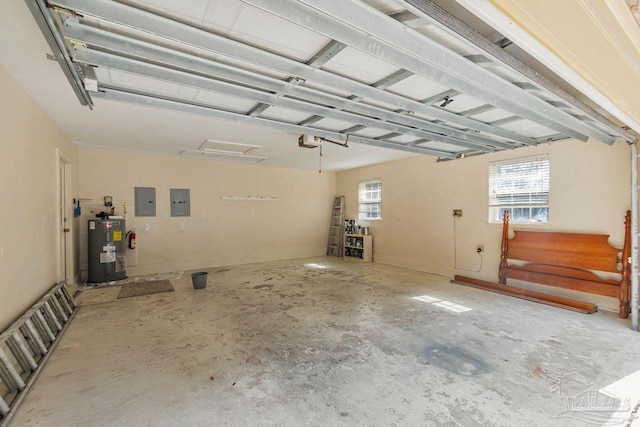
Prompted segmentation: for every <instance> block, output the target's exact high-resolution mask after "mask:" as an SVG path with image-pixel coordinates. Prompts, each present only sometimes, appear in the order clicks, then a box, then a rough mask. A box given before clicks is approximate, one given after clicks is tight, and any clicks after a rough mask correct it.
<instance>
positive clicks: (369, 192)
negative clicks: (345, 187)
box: [358, 178, 382, 221]
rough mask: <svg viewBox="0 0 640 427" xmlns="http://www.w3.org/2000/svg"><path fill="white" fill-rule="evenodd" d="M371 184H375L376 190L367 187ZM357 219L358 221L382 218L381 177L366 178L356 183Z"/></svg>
mask: <svg viewBox="0 0 640 427" xmlns="http://www.w3.org/2000/svg"><path fill="white" fill-rule="evenodd" d="M372 184H375V185H376V186H377V187H378V190H375V189H371V188H367V186H368V185H372ZM376 191H377V194H376ZM376 196H377V197H376ZM358 219H359V220H360V221H380V220H382V179H381V178H374V179H366V180H363V181H360V183H359V184H358Z"/></svg>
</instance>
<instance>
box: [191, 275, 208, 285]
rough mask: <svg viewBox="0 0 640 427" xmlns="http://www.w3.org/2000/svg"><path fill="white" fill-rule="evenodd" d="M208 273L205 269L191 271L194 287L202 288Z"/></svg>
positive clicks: (205, 283)
mask: <svg viewBox="0 0 640 427" xmlns="http://www.w3.org/2000/svg"><path fill="white" fill-rule="evenodd" d="M208 275H209V273H207V272H206V271H199V272H197V273H191V282H192V283H193V287H194V288H195V289H203V288H204V287H205V286H207V276H208Z"/></svg>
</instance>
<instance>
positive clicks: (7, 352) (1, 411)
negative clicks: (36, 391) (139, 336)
mask: <svg viewBox="0 0 640 427" xmlns="http://www.w3.org/2000/svg"><path fill="white" fill-rule="evenodd" d="M77 311H78V306H77V305H76V303H75V301H74V300H73V298H72V297H71V295H70V294H69V290H68V289H67V285H66V283H65V282H60V283H58V284H57V285H55V286H54V287H53V288H52V289H51V290H50V291H49V292H47V293H46V294H45V295H44V296H43V297H42V298H40V300H39V301H38V302H36V303H35V304H34V305H33V306H32V307H31V308H30V309H29V310H27V312H26V313H24V314H23V315H22V316H20V318H19V319H18V320H16V321H15V322H14V323H13V324H12V325H11V326H10V327H9V328H8V329H7V330H6V331H4V332H3V333H2V335H0V427H4V426H6V425H7V423H9V420H10V419H11V417H12V416H13V415H14V414H15V411H16V409H17V407H18V405H19V404H20V403H21V402H22V399H24V397H25V395H26V394H27V392H28V391H29V388H30V387H31V385H32V384H33V382H34V380H35V379H36V377H37V375H38V374H39V373H40V370H41V369H42V367H43V366H44V364H45V362H46V361H47V359H48V358H49V355H50V354H51V351H52V350H53V349H54V347H55V345H56V344H57V343H58V341H59V340H60V337H61V336H62V334H63V332H64V331H65V330H66V328H67V326H68V325H69V322H70V321H71V319H72V318H73V316H75V314H76V312H77Z"/></svg>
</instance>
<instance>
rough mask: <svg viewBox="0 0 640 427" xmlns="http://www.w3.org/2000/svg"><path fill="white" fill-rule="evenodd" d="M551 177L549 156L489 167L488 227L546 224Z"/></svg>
mask: <svg viewBox="0 0 640 427" xmlns="http://www.w3.org/2000/svg"><path fill="white" fill-rule="evenodd" d="M550 175H551V161H550V159H549V154H541V155H538V156H531V157H520V158H516V159H509V160H501V161H496V162H491V163H489V223H501V222H502V216H503V213H504V211H505V210H506V209H508V210H509V221H510V222H513V223H517V224H549V218H550V209H549V194H550V193H549V181H550ZM545 213H546V214H545Z"/></svg>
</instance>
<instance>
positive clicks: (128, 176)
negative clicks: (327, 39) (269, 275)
mask: <svg viewBox="0 0 640 427" xmlns="http://www.w3.org/2000/svg"><path fill="white" fill-rule="evenodd" d="M79 165H80V171H79V176H80V195H81V197H84V198H88V199H91V200H89V201H86V202H84V205H83V217H82V220H81V223H82V226H81V227H80V231H81V234H80V242H81V244H80V250H81V269H82V270H86V268H87V257H86V227H87V220H88V219H89V218H90V217H91V215H89V210H91V209H95V210H102V209H104V207H103V206H101V204H102V202H101V201H102V198H103V196H105V195H110V196H113V198H114V201H115V203H116V207H117V212H122V204H123V202H127V205H128V208H127V210H128V213H127V215H126V220H127V228H128V229H131V228H135V229H136V231H137V242H138V246H137V248H136V249H135V250H129V251H128V255H127V261H128V270H127V273H128V274H129V275H135V274H148V273H156V272H168V271H175V270H185V269H195V268H203V267H212V266H221V265H232V264H242V263H250V262H259V261H267V260H276V259H286V258H298V257H307V256H316V255H324V254H325V253H326V245H327V235H328V229H329V215H330V210H331V203H332V201H333V197H334V195H335V194H334V191H335V174H334V173H325V172H323V173H322V174H321V175H320V174H318V173H317V172H315V171H303V170H294V169H282V168H271V167H264V166H260V165H255V164H238V163H227V162H223V161H210V160H200V159H183V158H175V157H164V156H158V155H147V154H138V153H119V152H112V151H99V150H89V149H81V150H80V154H79ZM134 187H156V197H157V212H156V214H157V216H156V217H136V216H135V213H134V203H133V202H134ZM170 188H189V189H190V190H191V216H190V217H186V218H185V217H182V218H180V217H176V218H172V217H171V216H170V208H169V189H170ZM235 195H241V196H247V195H248V196H255V195H259V196H274V197H277V198H278V199H277V200H275V201H223V200H221V196H235ZM202 213H204V214H205V219H201V214H202ZM164 215H167V218H166V219H165V217H164ZM145 223H147V224H149V225H150V230H149V231H144V224H145ZM180 223H184V226H185V227H184V230H183V231H181V230H180V229H179V226H180Z"/></svg>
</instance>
